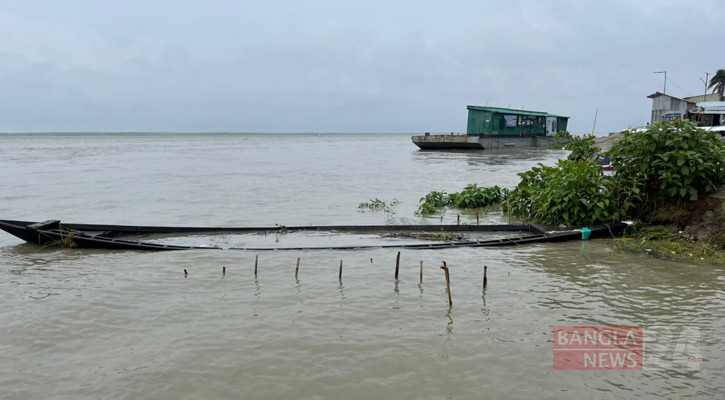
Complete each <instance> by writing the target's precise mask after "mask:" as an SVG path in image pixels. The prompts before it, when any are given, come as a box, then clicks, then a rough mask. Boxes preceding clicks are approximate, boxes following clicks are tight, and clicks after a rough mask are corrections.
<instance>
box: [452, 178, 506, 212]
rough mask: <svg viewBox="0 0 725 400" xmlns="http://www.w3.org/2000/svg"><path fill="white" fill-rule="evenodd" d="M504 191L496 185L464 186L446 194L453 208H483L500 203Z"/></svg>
mask: <svg viewBox="0 0 725 400" xmlns="http://www.w3.org/2000/svg"><path fill="white" fill-rule="evenodd" d="M503 196H504V191H503V190H502V189H501V188H500V187H498V186H490V187H485V186H478V185H476V184H475V183H474V184H472V185H468V186H466V187H465V188H464V189H463V190H462V191H461V192H459V193H451V194H449V195H448V200H449V205H450V206H451V207H454V208H484V207H489V206H492V205H494V204H499V203H501V200H502V199H503Z"/></svg>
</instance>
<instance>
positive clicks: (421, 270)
mask: <svg viewBox="0 0 725 400" xmlns="http://www.w3.org/2000/svg"><path fill="white" fill-rule="evenodd" d="M420 283H423V260H420Z"/></svg>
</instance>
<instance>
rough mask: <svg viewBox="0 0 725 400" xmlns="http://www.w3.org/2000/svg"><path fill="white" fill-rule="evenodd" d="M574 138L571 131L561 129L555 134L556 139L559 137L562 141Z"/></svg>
mask: <svg viewBox="0 0 725 400" xmlns="http://www.w3.org/2000/svg"><path fill="white" fill-rule="evenodd" d="M571 138H572V136H571V133H569V131H559V132H556V133H555V134H554V139H558V140H560V141H562V142H568V141H570V140H571Z"/></svg>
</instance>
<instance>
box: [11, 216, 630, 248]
mask: <svg viewBox="0 0 725 400" xmlns="http://www.w3.org/2000/svg"><path fill="white" fill-rule="evenodd" d="M626 227H627V225H626V224H624V223H607V224H597V225H593V226H589V227H588V228H589V229H591V235H590V238H602V237H606V238H611V237H617V236H619V235H621V234H622V232H623V231H624V229H625V228H626ZM0 229H2V230H4V231H5V232H8V233H10V234H11V235H14V236H16V237H18V238H20V239H22V240H24V241H26V242H28V243H34V244H37V245H40V246H46V247H65V248H82V249H109V250H147V251H166V250H220V249H222V248H221V247H216V246H178V245H171V244H161V243H151V242H145V241H143V240H139V239H138V238H133V237H138V236H144V237H146V236H152V235H161V236H163V235H192V234H225V233H226V234H232V233H235V234H243V233H265V232H267V233H288V232H304V231H316V232H320V231H327V232H340V233H390V232H431V231H436V232H441V231H444V232H520V233H521V236H518V237H512V238H502V239H491V240H475V241H473V240H462V241H449V242H440V243H416V244H410V243H407V244H404V243H400V244H383V245H372V246H371V245H365V246H337V247H282V248H280V247H270V248H266V247H262V248H260V247H230V248H228V249H229V250H253V251H267V250H269V251H282V250H364V249H380V248H402V249H421V250H424V249H428V250H430V249H451V248H456V247H500V246H518V245H525V244H533V243H546V242H563V241H569V240H581V239H582V234H581V231H580V230H579V229H568V230H561V229H558V228H557V227H552V226H547V225H534V224H526V225H325V226H293V227H287V226H274V227H168V226H134V225H93V224H72V223H71V224H67V223H61V222H60V220H49V221H43V222H32V221H14V220H0Z"/></svg>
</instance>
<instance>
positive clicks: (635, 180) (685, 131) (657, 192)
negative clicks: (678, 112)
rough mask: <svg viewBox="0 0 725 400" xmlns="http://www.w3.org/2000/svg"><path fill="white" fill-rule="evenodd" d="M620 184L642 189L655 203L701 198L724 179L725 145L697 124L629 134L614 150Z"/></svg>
mask: <svg viewBox="0 0 725 400" xmlns="http://www.w3.org/2000/svg"><path fill="white" fill-rule="evenodd" d="M610 155H611V157H612V163H613V164H614V167H615V168H616V170H617V176H618V177H619V179H620V180H621V181H624V182H629V183H630V184H632V185H640V184H641V186H642V187H643V189H645V191H646V193H645V194H646V195H647V196H648V197H650V198H651V199H652V200H661V199H664V200H667V199H670V200H672V199H674V200H678V201H679V200H682V199H689V200H697V199H698V197H699V196H700V195H702V194H705V193H711V192H714V191H716V190H717V189H718V188H719V187H720V185H721V184H722V182H723V179H725V144H723V142H722V141H720V139H719V138H718V136H717V135H716V134H715V133H714V132H706V131H704V130H701V129H697V127H696V125H695V123H694V122H691V121H674V122H659V123H656V124H652V125H650V127H649V128H648V129H647V130H646V131H643V132H632V131H625V132H624V137H623V138H622V139H621V140H619V141H618V142H616V143H615V144H614V146H613V147H612V150H611V151H610Z"/></svg>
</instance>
